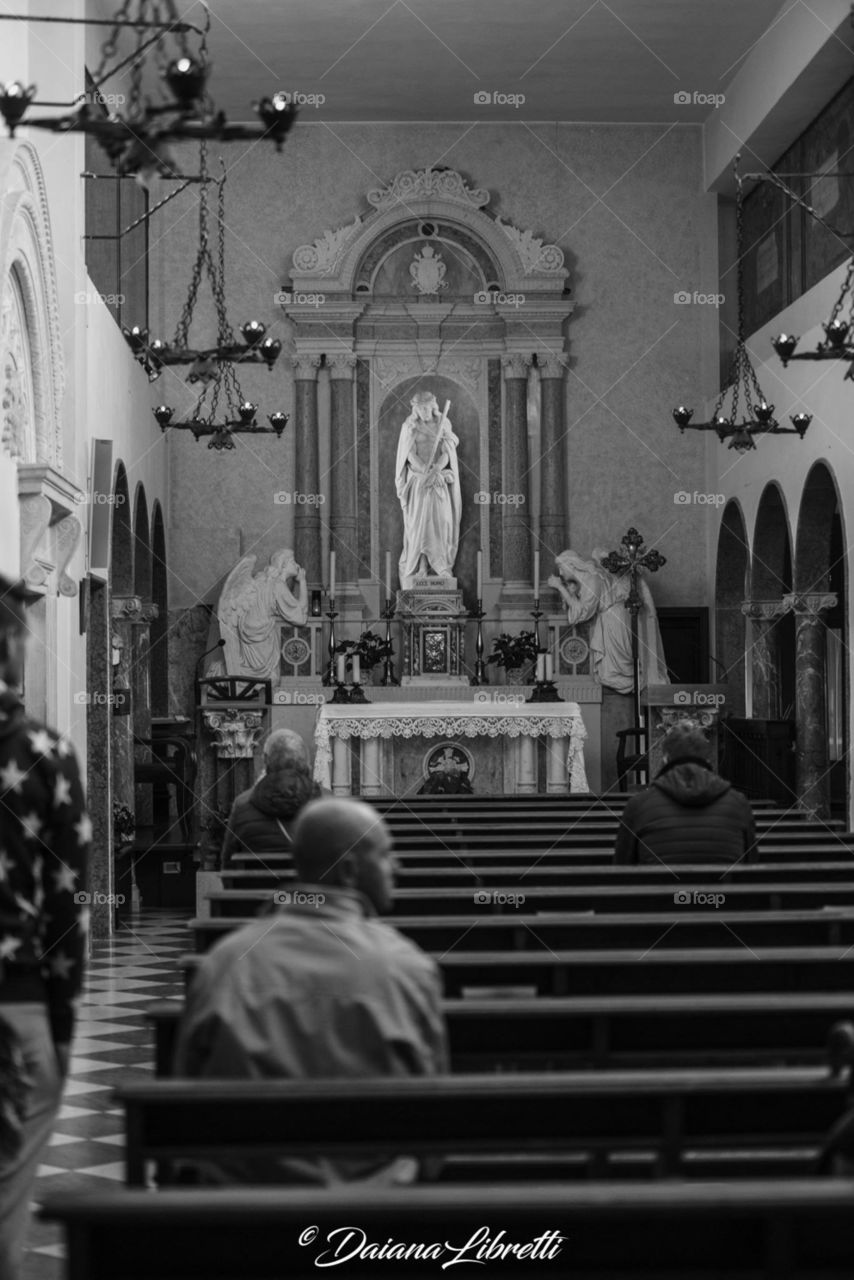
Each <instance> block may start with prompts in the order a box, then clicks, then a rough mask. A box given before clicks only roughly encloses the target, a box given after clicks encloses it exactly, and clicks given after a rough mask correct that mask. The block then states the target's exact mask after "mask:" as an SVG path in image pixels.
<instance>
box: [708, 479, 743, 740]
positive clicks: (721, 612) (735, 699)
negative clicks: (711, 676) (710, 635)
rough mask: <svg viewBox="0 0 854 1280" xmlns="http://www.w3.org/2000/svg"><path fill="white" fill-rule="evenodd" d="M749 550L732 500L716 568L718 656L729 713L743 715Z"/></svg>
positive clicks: (737, 506)
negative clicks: (724, 682)
mask: <svg viewBox="0 0 854 1280" xmlns="http://www.w3.org/2000/svg"><path fill="white" fill-rule="evenodd" d="M748 580H749V548H748V541H747V526H746V524H745V521H744V515H743V513H742V510H741V506H740V504H739V503H738V502H737V501H736V500H735V499H731V500H730V501H729V502H728V503H727V505H726V507H725V508H724V512H723V516H722V518H721V525H720V530H719V532H718V550H717V560H716V566H715V651H716V654H715V656H716V657H717V660H718V663H719V664H720V678H721V679H722V680H725V681H726V683H727V684H728V686H729V689H728V698H727V710H728V711H729V713H730V715H733V716H743V715H744V703H745V696H744V695H745V664H744V652H745V618H744V613H743V611H742V605H743V603H744V600H745V596H746V594H747V593H748Z"/></svg>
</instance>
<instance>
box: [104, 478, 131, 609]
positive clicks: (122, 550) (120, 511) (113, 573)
mask: <svg viewBox="0 0 854 1280" xmlns="http://www.w3.org/2000/svg"><path fill="white" fill-rule="evenodd" d="M112 506H113V520H112V529H111V536H110V589H111V591H112V593H113V595H120V596H122V595H132V594H133V590H134V575H133V527H132V524H131V506H130V491H129V489H128V478H127V472H126V471H125V467H124V463H123V462H117V463H116V472H115V480H114V481H113V503H112Z"/></svg>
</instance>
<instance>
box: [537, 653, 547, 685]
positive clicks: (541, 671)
mask: <svg viewBox="0 0 854 1280" xmlns="http://www.w3.org/2000/svg"><path fill="white" fill-rule="evenodd" d="M545 678H546V655H545V654H544V653H538V654H537V680H538V681H543V680H545Z"/></svg>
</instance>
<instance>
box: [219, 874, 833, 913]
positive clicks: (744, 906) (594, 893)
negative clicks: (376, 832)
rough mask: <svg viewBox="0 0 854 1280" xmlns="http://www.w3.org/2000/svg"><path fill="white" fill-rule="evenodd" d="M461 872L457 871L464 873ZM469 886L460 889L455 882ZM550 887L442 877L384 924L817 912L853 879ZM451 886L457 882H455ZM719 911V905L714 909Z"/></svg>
mask: <svg viewBox="0 0 854 1280" xmlns="http://www.w3.org/2000/svg"><path fill="white" fill-rule="evenodd" d="M463 870H464V869H463ZM466 877H468V882H467V883H463V884H459V883H458V881H459V880H460V879H463V880H465V879H466ZM556 879H557V884H556V885H554V886H552V885H542V884H531V883H529V881H528V879H527V877H526V876H525V875H524V874H521V875H519V876H518V877H517V878H516V879H515V880H513V879H512V878H511V877H510V876H509V875H507V874H506V873H505V874H504V875H503V876H502V875H500V874H499V873H496V874H495V875H491V876H487V877H484V876H482V875H481V874H480V873H478V875H477V876H475V875H474V874H473V873H471V872H466V871H465V870H464V874H463V876H462V877H456V876H453V877H451V876H449V877H448V879H447V880H446V881H444V882H443V881H442V879H441V877H439V876H437V877H436V878H435V880H434V883H433V884H432V885H431V886H430V887H429V888H428V887H424V888H406V887H403V886H400V885H399V886H398V888H397V889H396V891H395V897H394V908H393V911H392V913H391V916H390V919H391V920H392V922H393V921H394V919H395V918H396V917H397V916H408V915H430V916H437V915H466V916H471V917H478V918H480V917H481V916H486V915H488V914H490V913H497V914H501V913H507V912H509V913H511V914H516V913H517V912H518V911H519V910H521V909H524V910H525V912H534V911H543V912H556V911H557V912H572V911H574V912H588V911H596V912H604V913H609V914H622V913H632V914H634V913H638V912H653V913H655V912H657V913H659V914H663V913H664V914H666V913H670V912H673V910H674V906H677V907H680V909H681V908H682V905H683V904H682V901H681V900H680V901H679V902H676V901H675V895H676V894H677V893H682V892H684V893H689V894H690V895H691V901H690V903H689V904H686V905H685V906H684V910H685V911H686V912H688V911H695V910H697V909H698V908H699V907H700V906H701V904H702V902H703V901H708V899H702V898H700V897H698V896H697V895H702V894H713V895H721V894H723V895H724V897H725V905H726V909H727V911H733V912H737V911H816V910H823V909H824V908H825V907H828V908H830V907H833V908H840V907H850V906H854V880H852V881H851V882H849V883H845V882H840V881H832V882H830V883H829V884H825V883H822V882H819V883H815V882H805V883H801V884H789V883H788V882H787V881H785V880H779V881H776V882H774V881H772V882H770V883H764V884H763V883H761V882H760V883H754V884H741V883H739V884H727V885H726V886H722V885H721V884H716V883H715V882H714V880H708V881H707V882H706V883H705V884H702V885H698V884H692V885H690V886H687V887H686V888H685V889H684V890H683V889H682V888H681V886H680V885H679V883H678V881H677V882H676V884H675V886H674V885H673V884H671V886H669V887H666V886H665V885H663V884H662V885H655V884H653V885H646V884H640V885H631V884H630V885H610V884H609V885H604V886H600V885H575V886H570V887H567V886H564V885H563V884H562V883H561V881H560V876H559V875H558V876H557V877H556ZM455 881H457V883H455ZM288 893H290V890H289V888H288V884H287V881H282V887H281V889H280V890H274V891H271V890H269V889H214V890H212V891H211V892H210V893H209V894H208V901H209V902H210V906H211V914H212V915H213V916H220V915H223V916H227V915H231V916H234V917H237V918H241V919H243V920H244V921H245V920H246V919H247V918H251V916H253V915H255V914H257V913H258V911H260V910H263V909H265V908H268V907H272V906H275V905H277V904H281V903H284V902H285V897H284V895H286V894H288ZM720 905H721V906H723V905H724V903H721V904H720Z"/></svg>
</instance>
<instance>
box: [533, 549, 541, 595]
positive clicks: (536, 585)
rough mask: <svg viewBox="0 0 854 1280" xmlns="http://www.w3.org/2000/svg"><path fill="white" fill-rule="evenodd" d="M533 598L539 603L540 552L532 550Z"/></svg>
mask: <svg viewBox="0 0 854 1280" xmlns="http://www.w3.org/2000/svg"><path fill="white" fill-rule="evenodd" d="M534 599H535V600H536V601H537V603H538V605H539V599H540V553H539V551H535V552H534Z"/></svg>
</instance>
